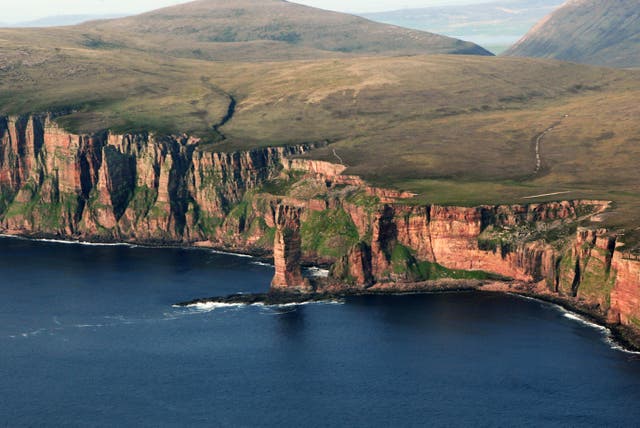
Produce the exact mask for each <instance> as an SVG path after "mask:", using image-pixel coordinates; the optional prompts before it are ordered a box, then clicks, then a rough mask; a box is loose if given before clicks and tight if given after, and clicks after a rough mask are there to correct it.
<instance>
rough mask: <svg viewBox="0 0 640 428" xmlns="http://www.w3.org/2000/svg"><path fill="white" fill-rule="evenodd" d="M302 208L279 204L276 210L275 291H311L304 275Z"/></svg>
mask: <svg viewBox="0 0 640 428" xmlns="http://www.w3.org/2000/svg"><path fill="white" fill-rule="evenodd" d="M301 214H302V208H298V207H292V206H288V205H279V206H278V208H277V212H276V236H275V242H274V248H273V257H274V262H275V267H276V274H275V276H274V277H273V281H272V282H271V289H272V290H274V291H311V289H312V288H311V284H310V283H309V280H308V279H306V278H304V277H303V276H302V268H301V265H300V263H301V260H302V238H301V236H300V216H301Z"/></svg>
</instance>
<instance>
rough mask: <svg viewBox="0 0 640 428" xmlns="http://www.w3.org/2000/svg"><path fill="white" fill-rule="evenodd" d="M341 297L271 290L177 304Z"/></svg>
mask: <svg viewBox="0 0 640 428" xmlns="http://www.w3.org/2000/svg"><path fill="white" fill-rule="evenodd" d="M339 297H343V296H338V295H335V294H330V293H297V292H290V293H287V292H271V293H259V294H232V295H230V296H226V297H210V298H206V299H196V300H192V301H189V302H182V303H177V304H176V305H175V306H178V307H188V306H193V305H197V304H207V303H222V304H229V305H256V304H264V305H267V306H276V305H287V304H296V303H309V302H322V301H328V300H333V299H336V298H339Z"/></svg>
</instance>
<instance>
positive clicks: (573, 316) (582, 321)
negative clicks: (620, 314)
mask: <svg viewBox="0 0 640 428" xmlns="http://www.w3.org/2000/svg"><path fill="white" fill-rule="evenodd" d="M563 310H564V314H563V315H564V317H565V318H569V319H570V320H573V321H576V322H578V323H580V324H582V325H586V326H587V327H591V328H595V329H596V330H600V331H609V329H608V328H607V327H604V326H601V325H599V324H596V323H594V322H591V321H589V320H588V319H586V318H584V317H582V316H580V315H578V314H574V313H573V312H569V311H567V310H566V309H564V308H563Z"/></svg>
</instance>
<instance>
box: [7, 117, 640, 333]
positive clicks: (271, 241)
mask: <svg viewBox="0 0 640 428" xmlns="http://www.w3.org/2000/svg"><path fill="white" fill-rule="evenodd" d="M53 119H54V117H53V116H52V115H34V116H21V117H0V192H1V198H0V229H1V230H2V231H3V232H4V233H7V234H14V235H24V236H31V237H58V238H63V239H76V240H78V239H79V240H88V241H98V242H113V241H118V242H135V243H147V244H157V245H185V246H202V247H212V248H217V249H224V250H229V251H236V252H242V253H248V254H254V255H259V256H264V257H270V256H272V255H273V256H274V262H275V267H276V273H275V276H274V279H273V283H272V293H271V294H270V295H269V298H270V299H271V300H272V301H278V300H279V299H281V296H282V295H285V296H289V297H287V298H288V299H306V298H326V297H328V296H335V295H345V294H353V293H356V294H360V293H382V292H398V291H430V290H441V289H482V290H495V291H512V292H517V293H521V294H526V295H531V296H537V297H542V298H545V299H547V300H553V301H557V302H560V303H562V304H564V305H567V306H568V307H571V308H573V309H576V310H579V311H581V312H583V313H587V314H589V315H590V316H592V317H595V318H596V319H598V320H599V321H600V322H601V323H604V324H607V325H609V326H610V327H612V328H614V329H615V330H616V331H617V332H618V333H619V334H621V335H624V337H625V338H626V339H627V340H628V341H629V342H632V343H634V344H636V345H637V344H639V343H640V341H638V332H639V331H640V262H638V261H636V260H632V259H630V258H628V257H626V256H625V254H624V253H623V252H621V251H620V250H619V248H620V244H621V243H620V242H619V238H618V237H617V236H616V234H615V233H612V232H610V231H607V230H604V229H597V228H594V227H578V223H579V221H580V220H581V219H585V218H589V217H590V216H593V215H597V214H598V213H601V212H602V211H604V210H606V209H607V208H608V205H609V204H608V202H603V201H561V202H553V203H544V204H526V205H501V206H479V207H450V206H438V205H427V206H424V205H422V206H416V205H411V204H409V203H407V202H406V201H404V199H406V198H408V197H410V196H411V195H410V194H405V193H402V192H398V191H394V190H389V189H381V188H376V187H372V186H369V185H368V184H367V183H365V182H364V181H363V180H362V179H360V178H359V177H356V176H349V175H345V174H344V172H345V170H346V167H345V166H343V165H337V164H332V163H328V162H320V161H313V160H304V159H299V158H296V156H298V155H301V154H304V153H306V152H308V151H310V150H312V149H313V148H314V147H317V146H322V145H325V143H322V142H321V143H315V144H300V145H295V146H288V147H269V148H261V149H255V150H250V151H244V152H234V153H216V152H207V151H203V150H200V149H199V147H198V140H197V139H195V138H192V137H189V136H186V135H175V136H164V137H160V136H155V135H152V134H131V135H114V134H111V133H109V132H103V133H99V134H94V135H74V134H70V133H68V132H66V131H64V130H63V129H61V128H59V127H58V126H57V125H56V124H55V121H54V120H53ZM317 263H321V264H325V265H327V266H331V275H330V277H329V278H327V279H326V280H322V281H318V280H313V279H310V278H306V277H305V276H304V275H303V273H302V269H301V266H302V265H304V264H317ZM506 278H509V280H506ZM278 296H280V297H278Z"/></svg>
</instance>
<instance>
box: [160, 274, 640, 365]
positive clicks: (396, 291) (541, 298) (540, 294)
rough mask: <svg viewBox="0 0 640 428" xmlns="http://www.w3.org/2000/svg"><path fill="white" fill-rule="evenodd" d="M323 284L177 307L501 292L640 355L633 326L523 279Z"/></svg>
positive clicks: (191, 301) (191, 303)
mask: <svg viewBox="0 0 640 428" xmlns="http://www.w3.org/2000/svg"><path fill="white" fill-rule="evenodd" d="M315 280H316V281H318V282H319V283H323V285H322V286H320V287H319V288H317V289H316V290H315V291H311V292H304V291H294V290H284V291H283V290H271V291H269V292H265V293H251V294H244V293H243V294H232V295H228V296H219V297H209V298H200V299H194V300H190V301H185V302H180V303H176V304H174V305H173V307H174V308H213V309H215V308H224V307H243V306H266V307H282V306H296V305H306V304H313V303H334V302H344V301H345V299H347V298H350V297H362V296H391V295H394V296H398V295H418V294H422V295H425V294H440V293H473V292H483V293H501V294H508V295H513V296H516V297H521V298H526V299H532V300H535V301H537V302H540V303H541V304H547V305H553V306H555V307H556V308H558V309H560V310H562V311H563V312H565V314H568V315H570V319H572V320H574V321H577V322H580V323H582V324H584V325H588V326H590V327H592V328H597V329H598V330H600V331H601V332H603V339H604V340H605V341H606V342H607V343H608V344H609V345H610V346H611V347H612V348H613V349H615V350H618V351H621V352H625V353H628V354H634V355H640V336H638V335H637V334H636V333H635V332H633V331H632V330H631V329H629V328H627V327H625V326H623V325H620V324H611V323H608V322H607V319H606V316H604V315H603V314H601V313H598V312H597V310H596V309H595V308H593V307H591V306H589V305H587V304H576V302H574V301H571V300H569V299H563V298H560V297H558V296H557V295H552V294H551V293H549V292H547V291H546V290H545V289H544V287H541V286H540V285H539V284H534V283H527V282H522V281H509V280H504V281H496V280H468V279H439V280H433V281H422V282H414V283H379V284H376V285H374V286H372V287H370V288H368V289H364V290H363V289H359V288H358V289H357V288H353V287H349V286H344V285H342V286H341V285H336V284H329V283H328V282H327V280H326V279H324V278H316V279H315Z"/></svg>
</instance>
